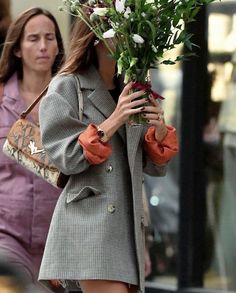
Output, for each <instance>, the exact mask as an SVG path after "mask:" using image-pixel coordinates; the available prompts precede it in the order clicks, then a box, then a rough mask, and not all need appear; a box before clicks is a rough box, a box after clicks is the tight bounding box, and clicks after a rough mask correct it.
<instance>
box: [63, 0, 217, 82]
mask: <svg viewBox="0 0 236 293" xmlns="http://www.w3.org/2000/svg"><path fill="white" fill-rule="evenodd" d="M81 2H82V1H81ZM81 2H80V1H79V0H64V3H65V5H66V6H67V7H69V9H70V10H71V11H73V13H74V14H75V15H77V16H79V17H81V18H82V19H83V20H84V21H85V22H86V23H87V24H88V26H89V27H90V28H91V30H93V31H94V32H95V34H96V35H97V37H98V38H99V39H101V40H103V41H104V43H105V44H106V46H107V47H108V49H109V50H110V53H111V55H112V57H113V58H115V59H116V60H117V64H118V71H119V73H121V72H125V74H126V79H127V80H129V79H133V78H135V79H137V71H138V72H139V74H138V77H139V78H140V79H142V80H143V78H144V76H145V74H146V73H147V70H148V69H149V68H151V67H152V68H153V67H157V66H158V65H159V64H168V65H171V64H175V63H176V62H179V61H181V60H183V58H184V56H183V55H179V56H176V59H175V60H170V59H165V58H164V55H165V53H166V52H167V51H169V50H172V49H173V48H175V47H176V46H177V45H179V44H184V45H185V46H186V47H187V48H188V49H189V50H190V51H192V49H193V46H194V44H193V43H192V41H191V38H192V35H191V34H189V33H188V32H187V31H186V24H188V23H191V22H193V21H195V18H196V15H197V14H198V12H199V10H200V9H201V6H203V5H206V4H209V3H211V2H214V0H116V1H113V0H103V1H102V0H90V1H88V2H86V4H82V3H81ZM83 2H84V1H83ZM110 33H111V34H110ZM109 36H110V37H112V40H113V42H114V44H115V47H116V50H115V51H114V50H112V48H111V45H110V43H111V42H108V38H109Z"/></svg>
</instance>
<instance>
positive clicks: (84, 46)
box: [59, 18, 97, 74]
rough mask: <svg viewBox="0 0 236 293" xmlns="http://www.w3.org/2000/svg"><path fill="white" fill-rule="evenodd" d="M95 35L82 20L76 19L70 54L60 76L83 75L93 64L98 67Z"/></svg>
mask: <svg viewBox="0 0 236 293" xmlns="http://www.w3.org/2000/svg"><path fill="white" fill-rule="evenodd" d="M95 39H96V38H95V35H94V33H93V32H92V31H91V30H90V28H89V27H88V26H87V24H85V23H84V22H83V21H82V20H81V19H80V18H76V20H75V22H74V25H73V29H72V33H71V42H70V46H69V49H68V54H67V58H66V61H65V63H64V65H63V66H62V68H61V70H60V71H59V74H60V73H62V74H70V73H81V72H83V71H85V70H86V69H88V67H89V66H90V65H91V64H93V65H95V66H97V57H96V51H95V47H94V41H95Z"/></svg>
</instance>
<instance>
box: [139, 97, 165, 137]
mask: <svg viewBox="0 0 236 293" xmlns="http://www.w3.org/2000/svg"><path fill="white" fill-rule="evenodd" d="M149 101H150V104H149V105H147V106H145V107H144V110H143V114H142V115H143V117H144V118H145V119H147V123H148V124H150V125H152V126H155V139H156V140H157V141H159V142H161V141H162V140H163V139H164V138H165V136H166V134H167V127H166V125H165V120H164V111H163V109H162V108H161V105H160V103H159V102H158V101H157V100H155V99H154V98H153V96H152V95H150V96H149Z"/></svg>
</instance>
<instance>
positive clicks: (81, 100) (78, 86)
mask: <svg viewBox="0 0 236 293" xmlns="http://www.w3.org/2000/svg"><path fill="white" fill-rule="evenodd" d="M74 77H75V80H76V85H77V92H78V97H79V120H80V121H82V118H83V111H84V99H83V94H82V91H81V86H80V81H79V77H78V75H74Z"/></svg>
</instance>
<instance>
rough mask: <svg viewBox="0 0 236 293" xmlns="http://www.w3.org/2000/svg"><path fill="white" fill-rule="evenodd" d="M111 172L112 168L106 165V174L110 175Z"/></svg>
mask: <svg viewBox="0 0 236 293" xmlns="http://www.w3.org/2000/svg"><path fill="white" fill-rule="evenodd" d="M112 171H113V167H112V165H107V166H106V172H107V173H111V172H112Z"/></svg>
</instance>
